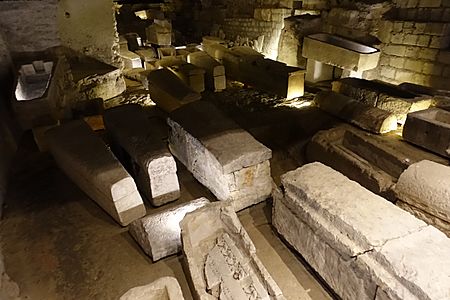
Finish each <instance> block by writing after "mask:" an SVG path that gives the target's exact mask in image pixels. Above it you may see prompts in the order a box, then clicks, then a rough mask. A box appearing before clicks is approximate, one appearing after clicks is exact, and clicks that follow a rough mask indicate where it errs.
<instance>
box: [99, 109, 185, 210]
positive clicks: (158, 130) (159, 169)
mask: <svg viewBox="0 0 450 300" xmlns="http://www.w3.org/2000/svg"><path fill="white" fill-rule="evenodd" d="M104 122H105V127H106V129H107V131H108V134H109V135H110V136H111V138H112V141H113V142H114V144H115V145H116V146H117V147H120V149H123V150H124V151H125V152H126V153H127V157H129V158H130V159H131V165H132V169H133V172H132V173H133V176H134V177H135V179H136V183H137V185H138V188H139V189H140V190H141V191H142V192H143V194H144V195H145V196H146V197H147V199H149V200H150V202H151V203H152V204H153V205H154V206H160V205H163V204H166V203H168V202H171V201H174V200H176V199H178V198H179V197H180V185H179V183H178V177H177V165H176V162H175V159H174V158H173V156H172V154H171V153H170V151H169V149H168V147H167V141H166V138H167V128H166V127H165V126H164V123H162V122H161V123H162V124H158V123H159V122H160V121H159V120H158V119H157V118H153V119H152V120H150V119H149V118H148V116H147V115H146V113H145V112H144V110H143V108H142V107H141V106H140V105H138V104H128V105H122V106H118V107H114V108H111V109H108V110H107V111H106V112H105V114H104Z"/></svg>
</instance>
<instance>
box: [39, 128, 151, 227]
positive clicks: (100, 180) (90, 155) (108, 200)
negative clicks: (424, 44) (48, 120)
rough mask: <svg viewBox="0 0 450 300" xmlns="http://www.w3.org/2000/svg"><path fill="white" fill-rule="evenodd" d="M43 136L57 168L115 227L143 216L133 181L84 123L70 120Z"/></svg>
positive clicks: (140, 200) (139, 197)
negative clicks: (100, 209)
mask: <svg viewBox="0 0 450 300" xmlns="http://www.w3.org/2000/svg"><path fill="white" fill-rule="evenodd" d="M46 135H47V142H48V146H49V149H50V152H51V153H52V155H53V157H54V158H55V160H56V163H57V164H58V166H59V167H60V168H61V169H62V170H63V171H64V173H66V175H67V176H68V177H69V178H70V179H71V180H72V181H73V182H74V183H75V184H77V185H78V187H79V188H80V189H81V190H83V191H84V192H85V193H86V194H87V195H88V196H89V197H90V198H91V199H92V200H94V201H95V202H97V204H98V205H100V206H101V207H102V208H103V209H104V210H105V211H106V212H107V213H108V214H109V215H110V216H111V217H113V218H114V219H115V220H116V221H117V222H118V223H119V224H121V225H122V226H126V225H128V224H129V223H131V222H132V221H134V220H136V219H138V218H140V217H142V216H144V215H145V207H144V204H143V202H142V198H141V195H140V194H139V192H138V190H137V188H136V184H135V183H134V180H133V178H132V177H131V176H130V174H128V172H127V171H126V170H125V169H124V167H123V166H122V165H121V164H120V163H119V161H118V160H117V159H116V157H115V156H114V155H113V153H112V152H111V151H110V150H109V148H108V146H107V145H106V144H105V143H104V142H103V141H102V139H101V138H100V137H98V136H97V135H96V134H95V133H94V132H93V131H92V130H91V128H90V127H89V126H88V125H87V124H86V122H84V121H82V120H79V121H71V122H68V123H65V124H63V125H61V126H58V127H55V128H53V129H50V130H48V131H47V133H46Z"/></svg>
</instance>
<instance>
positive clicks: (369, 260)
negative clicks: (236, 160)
mask: <svg viewBox="0 0 450 300" xmlns="http://www.w3.org/2000/svg"><path fill="white" fill-rule="evenodd" d="M281 181H282V185H283V192H281V191H280V190H278V191H276V192H275V193H274V208H273V216H272V217H273V219H272V220H273V224H274V226H275V228H276V229H277V230H278V232H279V233H280V234H281V235H282V236H283V237H284V238H285V239H286V241H287V242H288V243H289V244H290V245H292V246H293V247H294V248H295V249H296V250H297V251H298V252H299V253H301V254H302V256H303V257H304V258H305V259H306V261H307V262H308V263H309V264H310V265H311V266H312V267H313V268H314V269H315V270H316V271H317V272H318V273H319V275H320V276H321V277H322V278H323V279H325V281H326V282H327V283H328V284H329V286H330V287H331V288H332V289H333V290H334V291H335V292H336V293H337V294H338V295H339V296H340V297H341V298H342V299H349V300H350V299H352V300H353V299H378V300H381V299H383V300H387V299H417V300H419V299H448V298H449V297H450V281H449V280H448V278H449V276H450V257H449V256H448V253H449V251H450V239H448V238H447V237H446V236H445V234H444V233H442V232H441V231H439V230H437V229H436V228H434V227H433V226H429V225H427V224H426V223H424V222H423V221H421V220H419V219H416V218H415V217H414V216H412V215H411V214H409V213H408V212H405V211H404V210H402V209H400V208H398V207H396V206H395V205H394V204H392V203H390V202H388V201H386V200H385V199H383V198H381V197H379V196H377V195H375V194H373V193H371V192H370V191H368V190H366V189H364V188H363V187H361V186H360V185H359V184H358V183H356V182H354V181H351V180H349V179H348V178H347V177H345V176H344V175H342V174H340V173H339V172H337V171H335V170H333V169H331V168H330V167H327V166H325V165H323V164H320V163H312V164H307V165H304V166H303V167H301V168H298V169H297V170H294V171H291V172H288V173H286V174H284V175H283V176H282V179H281Z"/></svg>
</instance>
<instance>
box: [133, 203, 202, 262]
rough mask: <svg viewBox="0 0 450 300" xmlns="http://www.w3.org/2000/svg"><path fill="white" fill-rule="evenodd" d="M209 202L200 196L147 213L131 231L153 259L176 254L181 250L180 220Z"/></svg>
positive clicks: (136, 222) (134, 224)
mask: <svg viewBox="0 0 450 300" xmlns="http://www.w3.org/2000/svg"><path fill="white" fill-rule="evenodd" d="M207 203H209V200H208V199H206V198H199V199H196V200H192V201H189V202H187V203H183V204H180V205H177V206H175V207H173V208H170V209H167V210H164V211H162V212H159V213H154V214H151V215H147V216H145V217H143V218H141V219H139V220H136V221H134V222H133V223H131V224H130V233H131V235H132V236H133V238H134V239H135V240H136V241H137V242H138V244H139V245H140V246H141V247H142V249H143V250H144V251H145V253H147V255H149V256H150V257H151V258H152V260H153V261H157V260H160V259H162V258H165V257H167V256H169V255H172V254H176V253H178V252H180V251H181V232H180V226H179V223H180V221H181V220H183V218H184V216H185V215H186V214H187V213H189V212H192V211H194V210H196V209H198V208H200V207H203V206H205V205H206V204H207Z"/></svg>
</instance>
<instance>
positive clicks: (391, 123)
mask: <svg viewBox="0 0 450 300" xmlns="http://www.w3.org/2000/svg"><path fill="white" fill-rule="evenodd" d="M314 100H315V101H316V103H317V104H318V106H319V107H320V109H322V110H324V111H326V112H328V113H330V114H332V115H334V116H336V117H339V118H341V119H343V120H345V121H347V122H349V123H352V124H354V125H356V126H358V127H360V128H362V129H364V130H367V131H370V132H373V133H387V132H389V131H392V130H396V129H397V118H396V117H395V116H394V115H392V114H390V113H389V112H387V111H384V110H381V109H379V108H376V107H372V106H369V105H367V104H364V103H361V102H359V101H357V100H355V99H352V98H350V97H347V96H344V95H341V94H338V93H335V92H320V93H318V94H317V95H316V97H315V98H314Z"/></svg>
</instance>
